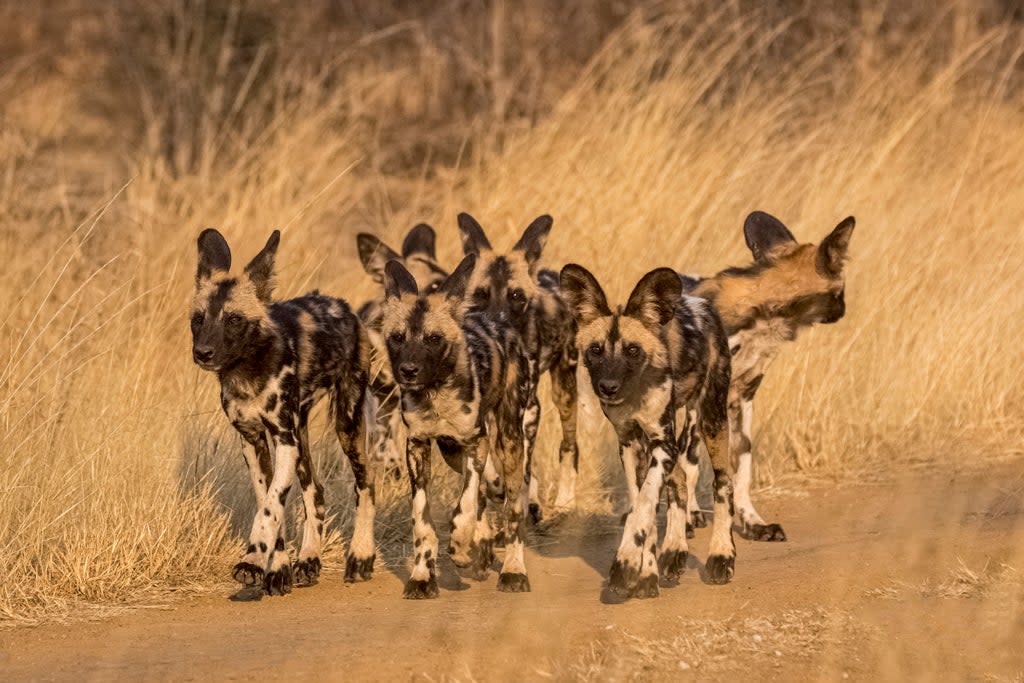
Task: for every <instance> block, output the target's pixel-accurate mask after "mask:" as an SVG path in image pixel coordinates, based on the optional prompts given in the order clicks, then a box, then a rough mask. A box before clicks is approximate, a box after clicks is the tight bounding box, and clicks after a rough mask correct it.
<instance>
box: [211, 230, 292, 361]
mask: <svg viewBox="0 0 1024 683" xmlns="http://www.w3.org/2000/svg"><path fill="white" fill-rule="evenodd" d="M280 238H281V234H280V233H279V232H278V231H277V230H275V231H274V232H273V234H271V236H270V239H269V240H268V241H267V244H266V246H265V247H263V250H262V251H260V253H259V254H257V255H256V257H255V258H254V259H253V260H252V261H251V262H250V263H249V265H247V266H246V267H245V269H244V270H243V271H242V273H241V274H239V275H236V276H232V275H230V274H229V272H228V271H229V270H230V269H231V250H230V249H229V248H228V243H227V241H225V239H224V236H223V235H221V234H220V233H219V232H217V231H216V230H213V229H208V230H204V231H203V232H202V233H201V234H200V235H199V240H198V246H199V267H198V270H197V271H196V293H195V296H194V297H193V299H192V321H191V322H192V359H193V360H194V361H195V363H196V365H198V366H199V367H201V368H202V369H204V370H210V371H214V372H216V371H219V370H224V369H227V368H230V367H231V366H232V365H234V364H235V363H237V362H238V361H239V360H240V359H242V358H243V357H245V356H246V355H247V354H248V353H250V352H251V350H252V349H253V347H254V346H255V345H257V344H258V343H259V341H260V340H261V339H263V338H264V336H265V330H266V325H267V324H268V318H267V305H268V304H269V303H270V300H271V299H270V297H271V294H272V293H273V289H274V255H275V254H276V252H277V245H278V242H279V241H280Z"/></svg>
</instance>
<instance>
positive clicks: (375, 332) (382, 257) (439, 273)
mask: <svg viewBox="0 0 1024 683" xmlns="http://www.w3.org/2000/svg"><path fill="white" fill-rule="evenodd" d="M435 242H436V235H435V233H434V229H433V228H432V227H430V226H429V225H427V224H425V223H420V224H419V225H417V226H415V227H414V228H413V229H412V230H410V231H409V233H408V234H407V235H406V236H405V240H404V241H403V242H402V252H401V253H400V254H399V253H398V252H396V251H395V250H393V249H391V248H390V247H389V246H388V245H386V244H384V242H382V241H381V240H380V239H379V238H378V237H377V236H376V235H371V234H369V233H365V232H362V233H359V235H357V236H356V246H357V248H358V250H359V260H360V261H361V262H362V264H363V268H364V269H365V270H366V272H367V273H369V274H370V276H371V277H373V279H374V280H375V281H377V282H378V283H380V285H381V289H380V295H379V296H377V297H375V298H373V299H371V300H370V301H367V302H366V303H365V304H363V305H362V306H360V307H359V318H360V319H361V320H362V321H363V325H364V326H365V327H366V330H367V333H368V334H369V335H370V342H371V343H372V344H373V347H374V351H375V353H374V357H373V372H372V373H371V378H370V386H371V389H372V391H371V395H370V400H369V401H367V415H368V418H369V420H370V425H371V431H370V446H369V450H370V454H371V456H372V457H373V458H374V459H375V460H376V461H377V462H378V463H379V464H380V465H381V466H382V467H383V468H384V469H385V470H386V471H388V472H391V473H393V474H394V476H395V477H398V476H400V470H399V463H400V462H401V461H402V460H404V459H405V436H404V434H403V432H402V416H401V411H400V410H399V405H398V387H397V385H395V381H394V378H393V377H392V376H391V367H390V365H389V364H388V362H387V348H386V347H385V344H384V337H383V336H382V335H381V325H382V324H383V318H384V308H383V306H384V288H383V285H384V267H385V266H386V265H387V263H388V261H398V262H400V263H401V264H402V265H403V266H405V268H406V270H408V271H409V272H410V273H411V274H412V276H413V278H414V279H415V280H416V282H418V283H422V285H423V287H424V289H425V290H427V291H433V290H434V289H436V288H437V287H438V286H439V285H440V284H441V283H442V282H443V281H444V279H445V278H446V277H448V271H446V270H445V269H444V268H442V267H441V265H440V264H439V263H438V262H437V256H436V252H435Z"/></svg>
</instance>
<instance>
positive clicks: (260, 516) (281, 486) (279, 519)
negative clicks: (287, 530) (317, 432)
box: [249, 444, 299, 572]
mask: <svg viewBox="0 0 1024 683" xmlns="http://www.w3.org/2000/svg"><path fill="white" fill-rule="evenodd" d="M298 456H299V449H298V448H296V447H295V446H292V445H283V444H278V445H277V448H276V452H275V457H274V478H273V479H272V480H271V482H270V486H269V487H268V489H267V495H266V497H265V498H264V499H263V506H262V507H260V508H258V509H257V510H256V516H255V518H254V519H253V524H252V532H251V533H250V536H249V540H250V547H253V546H255V553H256V556H257V557H258V558H259V559H260V560H261V562H254V563H253V564H256V565H257V566H263V567H264V568H265V569H266V570H267V571H271V572H273V571H280V570H281V569H282V568H283V567H284V566H285V565H288V564H290V560H289V558H288V551H287V549H286V548H285V547H284V540H283V536H282V534H281V529H282V526H283V524H284V500H283V499H284V497H285V495H286V492H287V491H288V489H289V488H290V487H291V485H292V481H293V480H294V478H295V464H296V462H297V461H298Z"/></svg>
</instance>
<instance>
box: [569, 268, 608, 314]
mask: <svg viewBox="0 0 1024 683" xmlns="http://www.w3.org/2000/svg"><path fill="white" fill-rule="evenodd" d="M558 280H559V287H560V291H561V293H562V298H563V299H564V300H565V302H566V303H567V304H569V309H570V310H571V311H572V313H573V315H574V316H575V317H576V322H577V323H579V326H580V327H583V326H584V325H586V324H588V323H590V322H593V321H594V320H597V319H598V318H604V317H606V316H609V315H611V314H612V311H611V309H610V308H609V307H608V299H607V298H606V297H605V295H604V290H603V289H601V285H600V284H599V283H598V282H597V278H595V277H594V276H593V275H591V273H590V271H589V270H587V269H586V268H584V267H583V266H581V265H577V264H575V263H569V264H567V265H566V266H565V267H564V268H562V272H561V273H560V274H559V277H558Z"/></svg>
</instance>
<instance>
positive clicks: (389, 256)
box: [356, 232, 402, 283]
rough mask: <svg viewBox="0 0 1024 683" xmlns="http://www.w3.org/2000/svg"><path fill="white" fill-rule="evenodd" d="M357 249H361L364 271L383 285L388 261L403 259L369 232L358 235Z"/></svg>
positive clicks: (360, 255) (360, 254) (360, 256)
mask: <svg viewBox="0 0 1024 683" xmlns="http://www.w3.org/2000/svg"><path fill="white" fill-rule="evenodd" d="M356 247H357V248H358V249H359V260H360V261H361V262H362V264H363V270H365V271H366V272H367V273H369V274H370V275H371V276H372V277H373V279H374V280H376V281H377V282H381V283H382V282H384V266H386V265H387V264H388V261H391V260H394V259H401V258H402V257H401V256H399V255H398V254H397V253H395V252H394V251H393V250H392V249H391V248H390V247H389V246H388V245H386V244H384V243H383V242H381V241H380V239H379V238H378V237H377V236H376V235H371V234H370V233H368V232H361V233H359V234H358V235H356Z"/></svg>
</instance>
